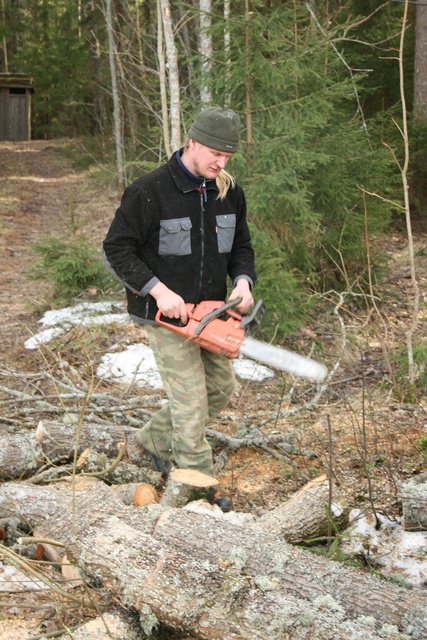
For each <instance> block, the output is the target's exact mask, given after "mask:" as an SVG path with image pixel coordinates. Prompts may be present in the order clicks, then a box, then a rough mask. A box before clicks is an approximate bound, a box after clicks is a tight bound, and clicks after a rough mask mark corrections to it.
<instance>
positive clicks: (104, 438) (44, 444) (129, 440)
mask: <svg viewBox="0 0 427 640" xmlns="http://www.w3.org/2000/svg"><path fill="white" fill-rule="evenodd" d="M0 427H1V425H0ZM136 432H137V429H132V428H130V427H128V428H123V427H120V426H118V425H114V424H111V425H102V426H100V425H99V424H96V423H84V424H82V426H81V427H80V428H79V429H78V428H77V425H76V424H73V423H72V422H68V423H62V422H46V421H43V422H40V423H39V424H38V426H37V428H34V429H33V430H27V429H21V430H19V431H11V430H10V429H8V428H7V427H4V430H2V447H1V448H0V480H9V479H13V478H19V477H23V476H29V475H31V474H33V473H35V472H37V470H38V469H40V468H41V467H42V465H45V464H46V463H47V462H48V463H49V464H50V465H55V464H58V463H61V462H64V461H67V460H71V459H72V458H73V456H74V452H75V449H76V448H77V455H80V454H82V453H83V451H84V450H86V449H88V448H89V449H91V450H92V451H94V452H97V453H98V454H104V455H106V456H108V458H109V459H111V460H110V461H111V462H112V460H113V459H114V458H116V457H117V455H118V453H119V447H120V446H121V445H123V444H124V445H125V446H126V453H127V455H128V456H129V457H130V459H131V460H132V462H133V463H137V464H138V465H139V466H145V465H149V466H150V467H151V463H150V462H149V459H148V457H146V458H144V457H143V455H142V454H141V453H140V452H138V451H136V444H135V434H136ZM106 464H107V466H108V464H109V463H106ZM97 470H99V468H97ZM159 479H160V474H159V473H156V472H152V474H148V476H146V477H144V478H139V479H138V481H139V482H152V483H154V484H158V482H159ZM114 481H115V482H118V480H117V477H115V478H114ZM125 481H128V480H125ZM129 481H130V480H129Z"/></svg>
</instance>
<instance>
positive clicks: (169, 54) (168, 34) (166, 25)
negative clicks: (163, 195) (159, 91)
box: [159, 0, 181, 151]
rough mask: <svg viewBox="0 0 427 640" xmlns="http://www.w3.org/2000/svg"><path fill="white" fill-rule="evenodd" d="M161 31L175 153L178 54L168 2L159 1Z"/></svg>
mask: <svg viewBox="0 0 427 640" xmlns="http://www.w3.org/2000/svg"><path fill="white" fill-rule="evenodd" d="M159 2H160V8H161V15H162V24H163V31H164V35H165V45H166V59H167V64H168V72H169V76H168V80H169V102H170V107H169V111H170V123H171V147H172V150H173V151H175V150H176V149H179V147H180V146H181V117H180V109H181V101H180V84H179V69H178V53H177V50H176V46H175V40H174V34H173V23H172V14H171V7H170V3H169V0H159Z"/></svg>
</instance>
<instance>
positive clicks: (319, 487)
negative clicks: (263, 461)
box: [252, 475, 348, 544]
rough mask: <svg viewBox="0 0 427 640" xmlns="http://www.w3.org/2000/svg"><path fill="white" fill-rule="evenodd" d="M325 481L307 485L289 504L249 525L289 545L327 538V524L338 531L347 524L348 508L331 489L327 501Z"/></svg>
mask: <svg viewBox="0 0 427 640" xmlns="http://www.w3.org/2000/svg"><path fill="white" fill-rule="evenodd" d="M329 493H330V488H329V480H328V478H327V477H326V476H325V475H322V476H319V477H318V478H315V479H314V480H312V481H311V482H309V483H307V484H306V485H304V487H302V489H300V491H298V492H297V493H296V494H295V495H294V496H293V497H292V498H291V499H290V500H287V501H286V502H285V503H283V505H281V506H280V507H278V508H277V509H273V510H272V511H269V512H268V513H266V514H265V515H263V516H261V517H260V518H258V520H256V522H255V523H254V524H253V525H252V526H253V527H254V528H256V529H260V528H261V529H263V530H264V531H268V532H269V533H270V534H272V535H276V536H279V537H280V538H284V539H285V540H286V541H287V542H290V543H292V544H301V543H302V542H307V541H308V540H310V539H313V538H319V537H320V536H327V535H328V533H329V528H330V526H331V523H334V525H336V526H337V528H338V529H342V528H343V526H345V525H346V524H347V522H348V508H347V507H346V506H345V505H344V501H343V498H342V497H341V496H340V495H339V494H338V490H337V488H336V487H333V491H332V496H331V497H332V501H331V506H330V508H329V501H330V495H329Z"/></svg>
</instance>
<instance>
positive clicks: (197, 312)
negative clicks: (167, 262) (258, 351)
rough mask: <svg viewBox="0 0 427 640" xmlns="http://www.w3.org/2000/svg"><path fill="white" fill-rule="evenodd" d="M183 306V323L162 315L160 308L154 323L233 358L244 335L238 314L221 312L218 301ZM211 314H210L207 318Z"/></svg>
mask: <svg viewBox="0 0 427 640" xmlns="http://www.w3.org/2000/svg"><path fill="white" fill-rule="evenodd" d="M236 302H237V301H236ZM185 306H186V308H187V315H188V321H187V324H185V325H183V324H181V322H178V321H177V320H175V319H171V318H166V317H165V316H162V315H161V313H160V311H158V312H157V315H156V322H157V324H158V325H159V326H160V327H165V328H166V329H169V330H170V331H173V332H174V333H177V334H179V335H180V336H182V337H183V338H187V339H188V340H191V341H192V342H195V343H196V344H198V345H200V346H201V347H204V348H205V349H207V350H208V351H211V352H213V353H218V354H220V355H224V356H226V357H227V358H237V356H238V355H239V353H238V352H239V349H240V346H241V344H242V342H243V338H244V337H245V330H244V329H243V327H242V326H241V320H242V316H241V315H240V314H239V313H237V312H236V311H233V310H231V309H226V310H224V311H221V309H222V307H224V306H225V303H224V302H223V301H221V300H204V301H203V302H200V303H199V304H197V305H196V306H195V305H194V304H191V303H190V304H186V305H185ZM218 310H219V311H218ZM217 311H218V313H220V315H218V316H216V312H217ZM211 314H212V316H213V317H212V319H209V317H210V315H211Z"/></svg>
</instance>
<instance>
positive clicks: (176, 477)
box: [160, 469, 219, 507]
mask: <svg viewBox="0 0 427 640" xmlns="http://www.w3.org/2000/svg"><path fill="white" fill-rule="evenodd" d="M218 486H219V482H218V480H217V479H216V478H212V477H211V476H208V475H206V474H205V473H201V472H200V471H196V470H195V469H174V470H173V471H171V472H170V474H169V475H168V479H167V481H166V486H165V490H164V493H163V497H162V499H161V501H160V504H162V505H163V506H165V507H183V506H184V505H186V504H187V503H188V502H192V501H193V500H201V499H207V500H208V501H211V500H212V498H213V496H214V494H215V490H216V489H217V488H218Z"/></svg>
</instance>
